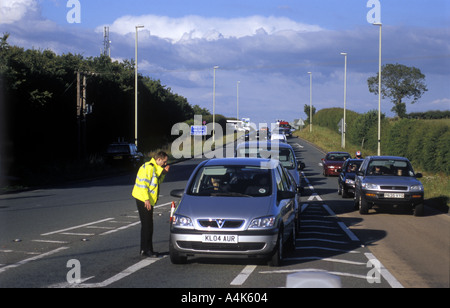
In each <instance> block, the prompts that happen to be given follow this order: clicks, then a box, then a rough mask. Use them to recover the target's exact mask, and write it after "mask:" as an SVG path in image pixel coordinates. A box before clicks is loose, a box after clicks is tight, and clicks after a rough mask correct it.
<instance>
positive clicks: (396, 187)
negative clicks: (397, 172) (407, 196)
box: [380, 186, 408, 191]
mask: <svg viewBox="0 0 450 308" xmlns="http://www.w3.org/2000/svg"><path fill="white" fill-rule="evenodd" d="M380 189H381V190H403V191H407V190H408V187H407V186H380Z"/></svg>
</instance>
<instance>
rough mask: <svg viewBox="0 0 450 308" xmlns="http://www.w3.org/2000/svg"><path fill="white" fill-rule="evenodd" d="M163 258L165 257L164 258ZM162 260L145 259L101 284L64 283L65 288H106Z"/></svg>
mask: <svg viewBox="0 0 450 308" xmlns="http://www.w3.org/2000/svg"><path fill="white" fill-rule="evenodd" d="M164 258H165V257H164ZM161 259H162V258H146V259H144V260H142V261H140V262H138V263H136V264H133V265H132V266H130V267H128V268H127V269H125V270H123V271H122V272H120V273H118V274H116V275H114V276H112V277H111V278H108V279H106V280H105V281H103V282H98V283H80V284H69V283H66V284H65V287H68V288H104V287H107V286H109V285H111V284H113V283H115V282H117V281H119V280H121V279H123V278H125V277H127V276H129V275H131V274H134V273H136V272H137V271H139V270H141V269H143V268H145V267H147V266H149V265H150V264H153V263H155V262H156V261H159V260H161ZM58 287H63V286H62V284H60V285H59V286H58Z"/></svg>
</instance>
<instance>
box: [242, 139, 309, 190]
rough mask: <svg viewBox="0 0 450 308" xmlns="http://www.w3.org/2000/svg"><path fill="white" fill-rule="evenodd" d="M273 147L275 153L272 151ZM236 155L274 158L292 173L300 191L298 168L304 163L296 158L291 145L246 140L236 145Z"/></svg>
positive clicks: (301, 167)
mask: <svg viewBox="0 0 450 308" xmlns="http://www.w3.org/2000/svg"><path fill="white" fill-rule="evenodd" d="M275 149H276V150H277V153H274V151H275ZM236 157H258V158H261V157H263V158H276V159H278V160H279V161H280V162H281V164H282V165H283V167H285V168H286V170H287V171H288V172H289V173H290V174H291V175H292V177H293V178H294V180H295V184H296V185H297V189H298V191H299V192H300V191H301V179H300V173H299V170H302V169H303V168H304V163H302V162H301V160H299V159H297V158H296V156H295V152H294V149H293V148H292V146H291V145H289V144H287V143H283V142H270V141H248V142H242V143H239V144H238V145H237V147H236Z"/></svg>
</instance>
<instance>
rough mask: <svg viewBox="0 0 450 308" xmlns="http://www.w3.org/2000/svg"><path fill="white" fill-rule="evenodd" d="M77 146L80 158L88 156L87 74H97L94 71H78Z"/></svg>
mask: <svg viewBox="0 0 450 308" xmlns="http://www.w3.org/2000/svg"><path fill="white" fill-rule="evenodd" d="M76 74H77V147H78V159H82V158H84V157H86V154H87V142H86V114H88V113H89V111H88V108H87V106H88V104H87V100H86V98H87V92H86V90H87V76H89V75H90V76H94V75H97V74H96V73H92V72H80V71H77V72H76Z"/></svg>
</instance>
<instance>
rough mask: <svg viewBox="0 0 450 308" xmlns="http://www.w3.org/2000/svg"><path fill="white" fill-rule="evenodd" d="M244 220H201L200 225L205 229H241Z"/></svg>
mask: <svg viewBox="0 0 450 308" xmlns="http://www.w3.org/2000/svg"><path fill="white" fill-rule="evenodd" d="M243 223H244V220H234V219H199V220H198V224H199V225H200V226H201V227H203V228H216V229H239V228H240V227H241V226H242V224H243Z"/></svg>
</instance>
